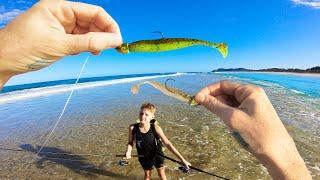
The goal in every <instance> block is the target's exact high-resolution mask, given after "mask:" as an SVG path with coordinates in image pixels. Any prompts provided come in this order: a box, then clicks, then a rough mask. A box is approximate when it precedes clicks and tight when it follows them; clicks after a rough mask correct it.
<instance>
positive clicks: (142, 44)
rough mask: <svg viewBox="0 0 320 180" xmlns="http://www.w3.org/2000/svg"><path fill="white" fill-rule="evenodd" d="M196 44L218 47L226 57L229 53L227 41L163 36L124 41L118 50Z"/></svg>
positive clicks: (175, 47)
mask: <svg viewBox="0 0 320 180" xmlns="http://www.w3.org/2000/svg"><path fill="white" fill-rule="evenodd" d="M195 45H203V46H208V47H212V48H216V49H217V50H218V51H219V52H220V53H221V54H222V56H223V57H224V58H226V57H227V55H228V46H227V44H226V43H214V42H209V41H203V40H198V39H190V38H161V39H153V40H141V41H136V42H133V43H130V44H129V43H123V44H122V45H121V46H119V47H117V48H116V50H117V51H118V52H120V53H124V54H128V53H129V52H162V51H171V50H176V49H182V48H186V47H190V46H195Z"/></svg>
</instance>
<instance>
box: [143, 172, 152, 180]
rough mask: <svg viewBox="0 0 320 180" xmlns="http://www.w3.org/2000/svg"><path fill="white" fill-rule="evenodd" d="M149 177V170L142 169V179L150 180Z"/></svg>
mask: <svg viewBox="0 0 320 180" xmlns="http://www.w3.org/2000/svg"><path fill="white" fill-rule="evenodd" d="M150 178H151V170H144V179H145V180H150Z"/></svg>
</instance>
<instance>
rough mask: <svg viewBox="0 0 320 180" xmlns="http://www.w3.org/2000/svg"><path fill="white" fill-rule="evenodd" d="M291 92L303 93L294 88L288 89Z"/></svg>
mask: <svg viewBox="0 0 320 180" xmlns="http://www.w3.org/2000/svg"><path fill="white" fill-rule="evenodd" d="M290 90H291V91H292V92H294V93H297V94H304V93H303V92H301V91H298V90H295V89H290Z"/></svg>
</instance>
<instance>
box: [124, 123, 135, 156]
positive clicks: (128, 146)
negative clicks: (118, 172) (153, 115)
mask: <svg viewBox="0 0 320 180" xmlns="http://www.w3.org/2000/svg"><path fill="white" fill-rule="evenodd" d="M133 127H134V126H133V125H130V126H129V138H128V144H127V151H126V158H127V159H130V158H131V151H132V147H133V141H134V140H133V135H132V130H133Z"/></svg>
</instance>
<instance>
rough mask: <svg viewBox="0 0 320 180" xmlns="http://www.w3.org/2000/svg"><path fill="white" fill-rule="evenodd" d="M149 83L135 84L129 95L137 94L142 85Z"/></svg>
mask: <svg viewBox="0 0 320 180" xmlns="http://www.w3.org/2000/svg"><path fill="white" fill-rule="evenodd" d="M148 82H149V81H144V82H142V83H138V84H135V85H134V86H132V87H131V93H132V94H138V93H139V89H140V86H141V85H143V84H146V83H148Z"/></svg>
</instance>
